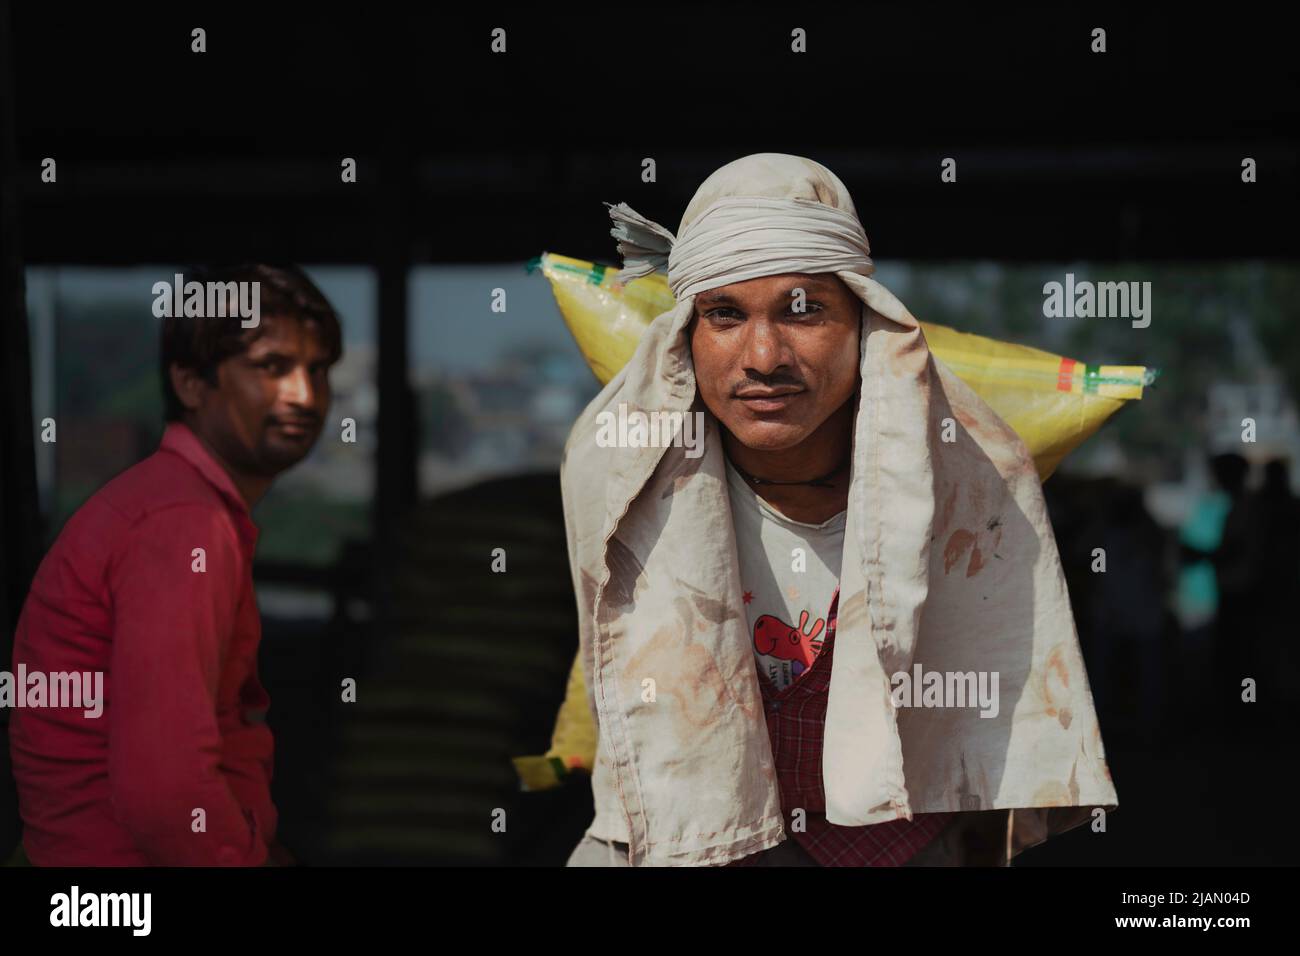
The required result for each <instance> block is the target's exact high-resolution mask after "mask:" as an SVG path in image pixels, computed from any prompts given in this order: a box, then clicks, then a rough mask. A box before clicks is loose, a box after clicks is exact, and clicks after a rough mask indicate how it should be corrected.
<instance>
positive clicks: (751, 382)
mask: <svg viewBox="0 0 1300 956" xmlns="http://www.w3.org/2000/svg"><path fill="white" fill-rule="evenodd" d="M790 386H793V387H795V388H807V387H808V386H807V384H806V383H805V382H804V381H803V380H802V379H801V378H799V377H798V376H795V375H767V376H759V377H756V376H752V375H751V376H749V377H748V378H746V379H745V380H744V381H742V382H737V383H736V384H735V385H733V386H732V387H731V397H732V398H735V397H736V396H737V395H739V394H740V393H741V392H748V391H752V390H754V389H770V388H787V387H790Z"/></svg>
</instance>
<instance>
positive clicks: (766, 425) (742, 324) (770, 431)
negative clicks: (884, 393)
mask: <svg viewBox="0 0 1300 956" xmlns="http://www.w3.org/2000/svg"><path fill="white" fill-rule="evenodd" d="M794 289H803V290H804V293H805V296H806V299H805V302H804V311H803V312H797V311H795V306H796V299H795V296H793V295H792V294H791V291H792V290H794ZM861 307H862V301H861V300H860V299H859V298H858V297H857V296H856V295H855V294H854V293H853V291H852V290H851V289H849V287H848V286H846V285H845V284H844V283H843V282H842V281H841V280H840V279H839V277H838V276H835V275H833V274H831V273H822V274H812V275H808V274H789V275H779V276H764V277H762V278H758V279H748V280H746V281H744V282H735V283H732V284H731V285H728V286H722V287H720V288H717V289H710V290H709V291H708V292H701V293H699V294H698V295H696V297H695V317H694V319H693V320H692V325H691V329H690V332H689V335H690V342H691V354H692V359H693V361H694V364H695V380H696V383H697V386H698V388H699V392H700V397H701V398H702V399H703V400H704V404H705V405H707V406H708V409H709V411H710V412H712V413H713V415H714V416H715V417H716V418H717V419H718V421H720V422H721V423H722V424H723V425H724V426H725V427H726V428H727V430H728V431H730V432H731V433H732V434H733V435H734V436H735V437H736V438H737V439H738V440H739V441H740V443H741V444H742V445H745V446H746V447H748V448H753V449H758V450H764V451H781V450H784V449H787V448H792V447H794V446H796V445H798V444H799V443H800V442H802V441H803V440H804V439H805V438H807V437H808V436H809V435H810V434H812V432H813V431H815V430H816V429H817V427H818V426H820V425H821V424H822V423H823V422H825V421H826V419H827V418H829V417H830V415H831V413H832V412H834V411H836V410H837V409H838V408H840V407H841V406H842V405H843V404H844V403H845V402H846V401H848V399H849V397H850V396H851V395H853V393H854V390H855V389H856V387H857V383H858V343H859V336H860V334H861Z"/></svg>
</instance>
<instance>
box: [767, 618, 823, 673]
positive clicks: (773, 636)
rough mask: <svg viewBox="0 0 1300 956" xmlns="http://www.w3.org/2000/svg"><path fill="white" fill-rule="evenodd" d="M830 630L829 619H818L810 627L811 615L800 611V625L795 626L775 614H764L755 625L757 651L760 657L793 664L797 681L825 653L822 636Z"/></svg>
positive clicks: (792, 670) (791, 665) (793, 671)
mask: <svg viewBox="0 0 1300 956" xmlns="http://www.w3.org/2000/svg"><path fill="white" fill-rule="evenodd" d="M825 627H826V620H825V618H820V617H819V618H818V619H817V620H816V621H815V622H814V623H813V625H812V628H811V629H809V628H808V612H807V611H800V612H799V626H798V627H797V628H796V627H792V626H791V625H789V624H787V623H785V621H783V620H781V619H780V618H779V617H777V616H776V615H775V614H764V615H762V616H760V617H759V619H758V620H757V621H755V622H754V650H756V651H757V652H758V653H759V654H765V655H767V656H769V657H775V658H776V659H777V660H783V661H789V662H790V670H791V673H792V674H793V676H794V678H795V679H798V678H799V677H801V676H802V675H803V674H804V673H805V672H806V671H807V670H808V668H810V667H811V666H812V663H813V661H814V660H816V659H817V655H818V654H820V653H821V649H822V643H823V641H822V640H821V634H822V631H823V630H824V629H825Z"/></svg>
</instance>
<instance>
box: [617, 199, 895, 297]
mask: <svg viewBox="0 0 1300 956" xmlns="http://www.w3.org/2000/svg"><path fill="white" fill-rule="evenodd" d="M605 205H606V206H608V207H609V215H610V218H611V219H613V220H614V223H615V225H614V228H613V229H611V230H610V234H611V235H612V236H614V238H615V239H617V240H619V242H618V251H619V252H620V253H621V254H622V255H623V261H624V266H623V271H622V272H621V273H620V275H619V281H620V282H627V281H629V280H631V279H636V278H639V277H641V276H646V275H649V274H650V273H652V272H654V271H656V270H662V269H666V270H667V272H668V286H669V288H671V289H672V291H673V296H674V297H675V298H677V299H678V300H680V299H682V298H685V297H686V296H688V295H694V294H695V293H697V292H704V291H706V290H708V289H714V288H717V287H718V286H724V285H729V284H731V283H732V282H743V281H745V280H746V279H755V278H758V277H760V276H769V275H781V274H783V273H800V272H805V273H812V272H839V271H849V272H856V273H858V274H859V275H863V276H869V275H871V274H872V273H873V272H874V271H875V268H876V267H875V265H873V264H872V261H871V256H870V251H871V248H870V246H869V245H868V244H867V234H866V232H864V231H863V229H862V223H860V222H859V221H858V217H857V215H855V214H854V213H852V212H844V211H843V210H840V209H835V208H833V207H831V206H827V205H825V204H823V203H821V202H817V201H814V200H809V199H799V198H795V199H770V198H768V197H765V196H723V197H721V198H720V199H717V200H715V201H714V202H713V204H712V205H710V206H709V207H708V209H706V210H705V211H704V212H703V213H702V214H701V215H700V216H698V217H697V218H696V219H695V220H694V221H692V222H691V223H690V224H689V225H688V226H687V227H686V228H685V229H684V230H683V231H682V235H681V238H680V239H679V238H677V237H675V236H674V235H673V234H672V233H671V232H669V231H668V230H667V229H665V228H664V227H663V226H661V225H659V224H658V223H657V222H651V221H650V220H649V219H646V218H645V217H644V216H642V215H641V214H640V213H638V212H637V211H636V210H634V209H632V208H631V207H630V206H628V204H627V203H619V204H618V205H613V204H611V203H605Z"/></svg>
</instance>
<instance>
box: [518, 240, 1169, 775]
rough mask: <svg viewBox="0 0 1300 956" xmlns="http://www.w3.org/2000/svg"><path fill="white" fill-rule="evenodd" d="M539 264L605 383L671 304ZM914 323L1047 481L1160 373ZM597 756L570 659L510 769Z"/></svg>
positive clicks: (654, 286)
mask: <svg viewBox="0 0 1300 956" xmlns="http://www.w3.org/2000/svg"><path fill="white" fill-rule="evenodd" d="M536 268H540V269H541V270H542V274H543V275H545V276H546V278H547V279H549V280H550V282H551V291H552V292H554V293H555V301H556V302H557V303H559V306H560V313H561V314H562V315H563V316H564V321H565V323H566V324H567V325H568V326H569V331H570V332H571V333H573V337H574V339H575V340H576V341H577V343H578V348H579V349H580V350H581V351H582V354H583V357H584V358H586V360H587V364H589V365H590V366H591V370H592V371H593V372H595V373H596V378H598V379H599V380H600V383H601V384H602V385H603V384H605V383H606V382H608V381H609V380H610V379H611V378H613V377H614V376H615V375H616V374H617V373H618V370H619V369H621V368H622V367H623V365H624V364H626V362H627V360H628V359H629V358H631V356H632V353H633V352H634V351H636V346H637V342H638V341H639V340H640V338H641V333H642V332H643V331H645V328H646V326H648V325H649V324H650V323H651V322H652V321H654V319H655V317H656V316H658V315H660V314H661V313H663V312H667V311H668V310H669V309H671V308H672V307H673V303H674V299H673V294H672V291H671V290H670V289H669V288H668V280H667V278H666V277H665V276H664V275H663V274H661V273H658V272H656V273H654V274H652V275H649V276H646V277H644V278H641V279H635V280H633V281H632V282H630V283H628V284H627V286H625V287H620V286H616V285H614V283H615V282H616V281H617V277H618V273H619V270H618V269H615V268H610V267H606V266H603V265H599V264H596V263H591V262H586V261H584V260H582V259H570V258H569V257H567V256H559V255H554V254H553V253H543V254H542V255H541V256H539V257H538V258H537V259H534V260H533V261H532V262H530V263H529V264H528V270H529V271H530V272H531V271H533V270H534V269H536ZM920 325H921V330H922V332H923V334H924V335H925V340H926V342H927V343H928V344H929V346H930V351H931V352H933V353H934V356H935V358H936V359H937V360H939V361H941V362H943V364H944V365H946V366H948V368H950V369H952V371H953V372H954V373H955V374H956V375H957V377H958V378H960V379H962V381H964V382H965V383H966V384H967V385H969V386H970V387H971V388H972V389H973V390H974V391H975V392H976V393H977V394H978V395H979V396H980V398H982V399H984V401H986V402H988V404H989V407H990V408H992V409H993V410H994V411H995V412H997V413H998V415H1000V416H1001V417H1002V419H1003V420H1004V421H1005V422H1006V423H1007V424H1008V425H1010V426H1011V427H1012V428H1013V429H1014V430H1015V431H1016V433H1017V434H1018V435H1019V436H1020V437H1021V439H1023V440H1024V443H1025V447H1026V448H1028V449H1029V452H1030V454H1031V455H1033V457H1034V463H1035V464H1036V465H1037V466H1038V477H1039V479H1040V480H1044V481H1045V480H1046V479H1047V477H1048V476H1049V475H1051V473H1052V472H1053V471H1055V470H1056V466H1057V465H1059V464H1060V463H1061V459H1063V458H1064V457H1065V456H1066V455H1068V454H1069V453H1070V452H1071V451H1073V450H1074V449H1075V448H1077V447H1078V446H1079V445H1081V444H1082V443H1083V442H1084V441H1085V440H1086V439H1087V438H1088V437H1089V436H1090V435H1092V434H1093V433H1094V432H1095V431H1096V430H1097V429H1098V428H1100V427H1101V424H1102V422H1104V421H1105V420H1106V419H1107V418H1109V417H1110V416H1111V415H1113V414H1114V413H1115V412H1117V411H1118V410H1119V409H1120V407H1121V406H1123V404H1124V403H1125V402H1128V401H1132V400H1134V399H1138V398H1141V397H1142V389H1143V388H1145V387H1146V386H1148V385H1150V384H1151V383H1152V382H1154V381H1155V379H1156V376H1157V374H1158V373H1159V370H1158V369H1154V368H1147V367H1145V366H1142V365H1086V364H1084V363H1083V362H1076V361H1075V360H1074V359H1068V358H1064V357H1062V356H1060V355H1053V354H1052V353H1051V352H1044V351H1042V350H1041V349H1034V348H1029V347H1028V346H1025V345H1013V344H1012V343H1010V342H1000V341H998V340H997V339H990V338H985V337H984V336H982V335H971V334H970V333H967V332H958V331H956V330H955V329H950V328H948V327H946V326H943V325H934V324H932V323H929V322H921V323H920ZM595 754H596V729H595V727H594V726H593V725H592V720H591V710H590V708H589V707H588V706H587V692H586V688H585V686H584V683H583V674H582V665H581V658H580V657H575V658H574V661H573V667H572V668H571V670H570V672H569V686H568V691H567V694H566V696H565V699H564V704H563V705H562V706H561V707H560V713H559V716H558V717H557V719H556V722H555V731H554V734H553V735H552V737H551V749H550V750H548V751H547V752H546V753H545V754H544V755H542V756H540V757H515V758H513V759H514V764H515V769H516V770H517V772H518V774H519V780H520V785H521V786H522V788H523V789H524V790H544V789H547V788H549V787H554V786H556V785H557V784H558V783H559V782H560V780H561V779H562V778H563V777H564V776H565V774H567V773H568V772H569V771H571V770H575V769H582V770H585V771H587V772H588V773H590V772H591V769H592V764H593V762H594V760H595Z"/></svg>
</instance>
